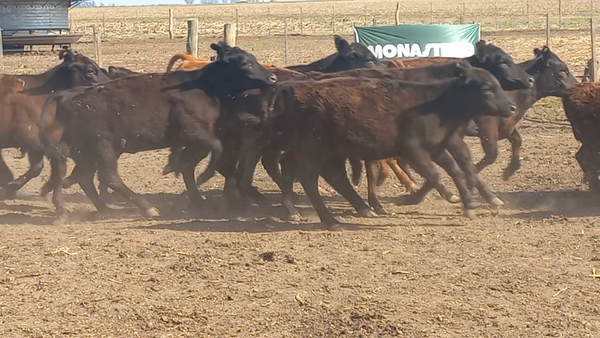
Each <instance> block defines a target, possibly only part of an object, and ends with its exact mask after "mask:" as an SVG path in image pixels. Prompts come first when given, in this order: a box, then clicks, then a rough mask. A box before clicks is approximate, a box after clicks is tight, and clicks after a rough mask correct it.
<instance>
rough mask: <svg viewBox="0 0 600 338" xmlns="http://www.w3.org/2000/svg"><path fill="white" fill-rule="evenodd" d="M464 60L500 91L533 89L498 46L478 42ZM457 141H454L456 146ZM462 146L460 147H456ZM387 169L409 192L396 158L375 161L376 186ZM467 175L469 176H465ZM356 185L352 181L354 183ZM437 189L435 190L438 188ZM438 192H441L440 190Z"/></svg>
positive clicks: (434, 60) (473, 128) (428, 61)
mask: <svg viewBox="0 0 600 338" xmlns="http://www.w3.org/2000/svg"><path fill="white" fill-rule="evenodd" d="M463 60H465V61H468V62H469V64H471V65H472V66H473V67H478V68H483V69H486V70H488V71H489V72H490V73H492V75H494V76H495V77H496V78H497V79H498V80H499V81H500V84H501V85H502V87H503V89H504V90H510V91H512V90H519V89H529V88H532V87H533V83H534V78H533V77H532V76H531V75H530V74H528V73H527V72H525V70H523V69H522V67H519V66H518V65H516V64H515V63H514V61H513V59H512V58H511V57H510V55H508V54H507V53H506V52H504V51H503V50H502V49H500V48H499V47H497V46H495V45H493V44H487V43H486V42H485V41H484V40H481V41H479V42H478V43H477V44H476V45H475V54H474V55H473V56H470V57H467V58H465V59H463ZM454 61H456V59H455V58H448V57H425V58H413V59H394V60H393V61H391V62H389V63H388V67H390V68H414V67H423V66H426V65H432V64H443V63H449V62H454ZM479 128H481V127H480V126H478V125H476V124H474V123H473V122H472V121H471V122H469V126H468V128H465V129H464V133H465V134H467V135H477V133H478V132H479ZM458 144H459V142H457V145H458ZM460 146H461V147H462V145H460ZM390 167H391V168H392V170H393V171H394V172H395V173H396V176H398V179H399V180H400V181H401V182H402V184H403V185H404V186H405V187H407V188H408V189H410V190H413V187H414V185H415V183H414V180H413V179H412V177H411V176H410V172H409V171H408V170H407V167H406V165H405V164H404V165H403V163H399V162H398V160H397V159H385V160H382V161H379V168H380V169H379V174H378V179H377V184H378V185H381V184H383V181H384V180H385V178H386V177H387V176H388V175H389V172H390ZM467 176H472V175H471V174H470V173H467ZM355 183H356V182H355ZM438 190H439V189H438ZM440 193H441V191H440ZM449 197H450V198H449V199H448V201H450V202H456V201H457V200H458V199H457V198H456V196H449Z"/></svg>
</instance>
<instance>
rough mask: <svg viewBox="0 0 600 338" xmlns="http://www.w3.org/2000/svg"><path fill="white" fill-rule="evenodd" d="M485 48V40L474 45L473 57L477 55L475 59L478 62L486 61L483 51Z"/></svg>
mask: <svg viewBox="0 0 600 338" xmlns="http://www.w3.org/2000/svg"><path fill="white" fill-rule="evenodd" d="M485 46H486V43H485V40H479V41H478V42H477V43H476V44H475V55H477V59H479V61H480V62H484V61H485V59H486V55H485V53H484V50H483V49H484V47H485Z"/></svg>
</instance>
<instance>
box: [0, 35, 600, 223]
mask: <svg viewBox="0 0 600 338" xmlns="http://www.w3.org/2000/svg"><path fill="white" fill-rule="evenodd" d="M334 40H335V47H336V49H337V52H336V53H334V54H332V55H330V56H328V57H326V58H324V59H321V60H318V61H315V62H313V63H310V64H308V65H298V66H291V67H286V68H281V67H275V66H270V65H263V64H260V63H258V62H257V60H256V59H255V57H254V56H253V55H252V54H250V53H248V52H245V51H244V50H242V49H240V48H238V47H231V46H229V45H227V44H226V43H223V42H221V43H218V44H212V45H211V48H212V49H213V50H214V51H215V52H216V54H217V56H216V60H215V61H207V60H200V59H196V58H194V57H193V56H191V55H188V54H185V53H177V54H175V56H173V58H172V59H171V61H170V62H169V65H168V68H167V72H166V73H154V74H147V73H136V72H133V71H130V70H128V69H125V68H122V67H113V66H111V67H109V68H108V70H105V69H101V68H99V67H98V65H97V64H96V63H95V62H94V61H92V60H90V59H89V58H87V57H85V56H83V55H81V54H78V53H77V52H75V51H73V50H71V49H67V48H65V49H62V50H61V51H60V52H59V58H60V59H61V60H62V63H61V64H60V65H58V66H56V67H54V68H52V69H50V70H49V71H47V72H45V73H43V74H39V75H4V76H3V77H2V78H1V79H0V81H1V84H2V85H1V86H0V96H1V97H2V99H3V104H2V105H0V109H1V110H2V116H3V119H2V126H1V128H2V129H1V135H2V137H0V142H2V143H1V146H2V148H11V147H12V148H20V149H21V151H22V152H23V153H24V154H25V153H26V154H27V155H28V158H29V162H30V168H29V170H28V171H27V172H26V173H25V174H23V175H22V176H20V177H18V178H17V179H14V177H13V175H12V172H11V171H10V169H9V168H8V167H7V165H6V163H5V162H4V160H2V159H1V158H0V184H1V185H2V197H3V198H4V199H9V198H15V196H16V194H15V193H16V191H17V190H19V189H20V188H21V187H23V186H24V185H25V184H26V183H27V182H28V181H30V180H31V179H32V178H34V177H36V176H38V175H40V172H41V170H42V167H43V157H44V156H46V157H47V158H49V160H50V163H51V169H52V173H51V177H50V179H49V180H48V182H47V183H45V185H44V186H43V188H42V192H41V193H42V194H43V195H46V194H48V193H50V192H52V193H53V195H52V202H53V203H54V206H55V208H56V211H57V213H58V220H59V221H61V222H64V221H67V220H68V212H67V211H66V209H65V207H64V202H63V195H62V189H63V188H66V187H68V186H70V185H72V184H74V183H78V184H79V185H80V187H81V188H82V190H83V191H84V192H85V194H86V196H87V197H88V198H89V199H90V200H91V202H92V203H93V204H94V206H95V207H96V208H97V209H98V211H99V212H100V213H107V212H109V211H110V208H109V207H108V206H107V205H106V203H105V201H104V199H105V194H106V193H107V192H108V188H110V189H111V190H113V191H115V192H116V193H118V194H120V195H121V196H123V197H124V198H126V199H127V200H129V201H131V202H133V204H135V205H136V206H137V207H138V208H139V209H140V210H141V212H142V214H143V215H145V216H147V217H157V216H159V215H160V213H159V211H158V210H157V209H156V208H155V207H154V206H152V205H151V204H150V203H149V202H148V201H147V200H146V199H145V198H144V197H143V196H142V195H139V194H136V193H135V192H133V191H132V190H130V189H129V188H128V187H127V186H126V185H125V184H124V183H123V181H122V180H121V178H120V176H119V173H118V170H117V161H118V159H119V157H120V155H121V154H123V153H137V152H140V151H147V150H155V149H163V148H170V155H169V161H168V165H167V166H166V167H165V169H164V171H163V174H165V175H166V174H169V173H175V174H176V175H177V176H179V175H181V176H183V180H184V182H185V186H186V190H187V193H188V195H189V198H190V200H191V202H192V203H193V204H195V205H199V204H200V203H201V201H202V196H201V194H200V191H199V189H198V187H199V186H200V185H201V184H202V183H204V182H206V181H207V180H208V179H210V178H211V177H212V176H214V175H215V173H216V172H219V173H220V174H221V175H223V176H224V177H225V184H224V187H223V190H224V196H225V197H226V201H227V204H228V206H229V207H230V208H238V207H242V206H244V205H245V204H246V203H247V202H248V200H254V201H258V202H260V200H261V199H263V198H264V197H263V195H262V194H261V193H260V192H259V191H258V190H257V189H256V188H255V187H253V185H252V179H253V175H254V170H255V168H256V166H257V164H258V162H261V163H262V165H263V166H264V168H265V170H266V171H267V173H268V174H269V176H270V177H271V178H272V179H273V180H274V181H275V182H276V183H277V185H278V186H279V188H280V189H281V192H282V205H283V208H284V209H285V211H286V213H287V215H288V216H289V218H290V219H292V220H297V219H298V218H299V217H300V216H299V213H298V211H297V210H296V208H295V206H294V200H295V195H294V192H293V184H294V181H296V180H298V181H299V182H300V183H301V185H302V187H303V189H304V191H305V192H306V194H307V196H308V198H309V199H310V202H311V203H312V205H313V207H314V208H315V210H316V212H317V213H318V215H319V217H320V219H321V221H322V222H323V223H324V224H327V225H329V226H335V225H337V224H338V221H337V220H336V219H335V218H334V217H333V215H332V214H331V213H330V212H329V211H328V210H327V207H326V206H325V204H324V203H323V200H322V198H321V196H320V194H319V186H318V178H319V177H322V178H323V179H324V180H325V181H326V182H327V183H328V184H329V185H331V187H333V188H334V189H335V190H336V191H337V192H338V193H340V194H341V195H342V196H343V197H344V198H346V199H347V200H348V201H349V202H350V203H351V205H352V206H353V207H354V209H355V210H356V212H357V214H358V215H360V216H363V217H369V216H373V215H375V214H380V215H382V214H385V213H386V211H385V209H384V208H383V207H382V205H381V204H380V203H379V202H378V199H377V194H376V188H377V186H379V185H381V184H382V182H383V181H384V180H385V178H386V177H387V176H389V173H390V170H392V171H393V172H394V173H395V174H396V175H397V176H398V178H399V179H400V181H401V182H402V183H403V184H404V185H405V186H406V187H407V188H408V189H409V190H410V194H408V195H404V196H401V197H399V198H398V200H397V203H398V204H401V205H411V204H418V203H420V202H421V201H423V199H424V198H425V196H426V194H427V193H428V192H430V191H431V190H432V189H436V190H437V191H438V192H439V193H440V194H441V195H442V196H443V197H444V198H445V199H446V200H447V201H448V202H451V203H458V202H462V203H463V209H464V214H465V216H467V217H473V215H474V213H473V209H474V204H473V197H472V195H473V194H474V193H476V192H479V194H480V195H481V196H482V197H483V199H484V200H485V201H486V202H487V203H489V204H491V205H494V206H500V205H502V204H503V202H502V200H500V199H499V198H498V197H497V196H496V195H495V194H494V192H492V191H491V190H490V189H489V188H488V186H487V185H486V184H485V182H483V181H482V180H481V179H480V178H479V176H478V172H480V171H481V170H483V169H484V168H485V167H486V166H488V165H490V164H492V163H493V162H494V161H495V160H496V157H497V153H498V145H497V143H498V141H499V140H503V139H508V140H509V141H510V143H511V144H512V158H511V161H510V164H509V166H508V167H507V168H506V169H505V171H504V174H503V178H504V180H508V179H509V178H510V177H511V176H512V175H513V174H514V173H515V172H516V171H517V170H518V169H519V167H520V160H519V157H520V148H521V144H522V138H521V135H520V133H519V130H518V129H517V124H518V122H519V121H520V120H522V119H523V117H524V115H525V113H526V112H527V110H528V109H529V108H530V107H531V106H532V105H533V104H534V103H535V102H536V101H538V100H539V99H541V98H543V97H547V96H557V97H562V98H563V104H564V107H565V112H566V114H567V117H568V119H569V120H570V121H571V124H572V126H573V132H574V135H575V137H576V138H577V140H579V141H580V142H581V143H582V146H581V148H580V150H579V151H578V152H577V154H576V156H575V157H576V159H577V161H578V163H579V165H580V166H581V168H582V170H583V172H584V174H585V175H584V177H585V179H586V180H587V181H588V182H589V184H590V187H591V188H592V189H596V190H600V177H599V174H600V156H598V154H600V130H598V125H600V118H599V117H598V116H599V115H597V114H596V109H597V107H600V95H598V94H599V93H600V88H599V87H598V86H597V85H596V84H595V83H589V82H588V83H578V81H577V80H576V79H575V77H574V76H573V75H572V74H571V73H570V71H569V68H568V67H567V65H566V64H565V63H564V62H563V61H561V59H560V58H559V57H558V56H557V55H556V54H554V53H553V52H552V51H550V49H549V48H548V47H543V48H541V49H538V48H536V49H534V51H533V56H532V59H530V60H528V61H525V62H523V63H519V64H515V62H514V61H513V60H512V58H511V57H510V56H509V55H508V54H507V53H506V52H504V51H503V50H502V49H500V48H499V47H497V46H494V45H492V44H487V43H486V42H485V41H483V40H482V41H480V42H478V43H477V45H476V48H475V50H476V52H475V54H474V55H473V56H471V57H468V58H465V59H453V58H440V57H438V58H433V57H432V58H429V57H426V58H416V59H396V60H393V61H387V62H383V61H378V60H377V59H376V58H375V57H374V56H373V54H372V53H371V52H370V51H369V50H368V49H367V48H366V47H364V46H362V45H360V44H357V43H349V42H348V41H346V40H344V39H343V38H341V37H339V36H335V39H334ZM180 60H181V64H180V65H179V67H178V68H177V69H176V70H172V68H173V66H174V64H175V63H176V62H177V61H180ZM465 137H478V138H479V139H480V140H481V145H482V147H483V150H484V152H485V156H484V158H483V159H482V160H481V161H480V162H479V163H477V164H476V165H475V164H473V162H472V159H471V154H470V151H469V148H468V147H467V145H466V143H465V141H464V138H465ZM209 155H210V161H209V164H208V166H207V167H206V169H205V170H204V172H202V173H201V174H200V175H199V176H198V177H195V169H196V166H197V165H198V163H199V162H200V161H201V160H202V159H204V158H205V157H207V156H209ZM68 158H71V159H72V160H73V161H74V162H75V167H74V168H73V171H72V173H71V175H70V176H69V177H66V171H67V166H66V163H67V162H66V161H67V159H68ZM346 160H348V161H349V162H350V165H351V166H350V168H351V170H352V173H351V177H352V181H353V183H354V185H357V184H358V183H359V181H360V178H361V176H362V172H363V168H364V170H365V171H366V177H367V184H368V204H367V203H365V201H364V200H363V198H362V197H361V196H359V195H358V193H357V192H356V190H355V189H354V187H353V184H352V183H351V182H350V180H349V178H348V174H347V172H346ZM436 165H439V166H440V167H442V168H443V169H444V170H445V171H446V172H447V173H448V174H449V176H450V177H451V178H452V180H453V181H454V183H455V185H456V187H457V190H458V192H459V196H456V195H454V194H453V193H451V192H450V191H449V190H448V189H447V188H446V187H445V186H444V185H443V184H442V183H440V180H439V176H438V170H437V166H436ZM411 169H412V170H414V171H416V172H417V173H418V174H419V175H421V176H422V177H423V178H424V179H425V183H424V184H423V186H422V187H418V186H417V184H416V183H415V181H414V179H413V176H412V174H411V171H410V170H411ZM96 174H97V175H98V181H99V185H100V186H99V192H98V190H97V189H96V186H95V185H94V180H93V179H94V176H95V175H96Z"/></svg>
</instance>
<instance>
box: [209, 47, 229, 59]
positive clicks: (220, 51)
mask: <svg viewBox="0 0 600 338" xmlns="http://www.w3.org/2000/svg"><path fill="white" fill-rule="evenodd" d="M210 48H211V49H212V50H214V51H215V52H217V61H223V59H224V58H225V51H223V47H222V46H221V45H220V44H218V45H217V44H216V43H211V44H210Z"/></svg>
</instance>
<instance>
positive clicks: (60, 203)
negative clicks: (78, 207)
mask: <svg viewBox="0 0 600 338" xmlns="http://www.w3.org/2000/svg"><path fill="white" fill-rule="evenodd" d="M50 167H51V169H52V171H51V174H50V179H49V180H48V183H49V184H50V187H51V188H50V189H49V191H50V190H51V191H53V193H52V203H53V204H54V208H55V209H56V215H57V216H58V219H57V220H56V222H55V223H58V224H60V223H64V222H66V221H67V210H66V209H65V200H64V196H63V191H62V182H63V180H64V177H65V176H67V161H65V160H63V159H56V158H51V159H50Z"/></svg>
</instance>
